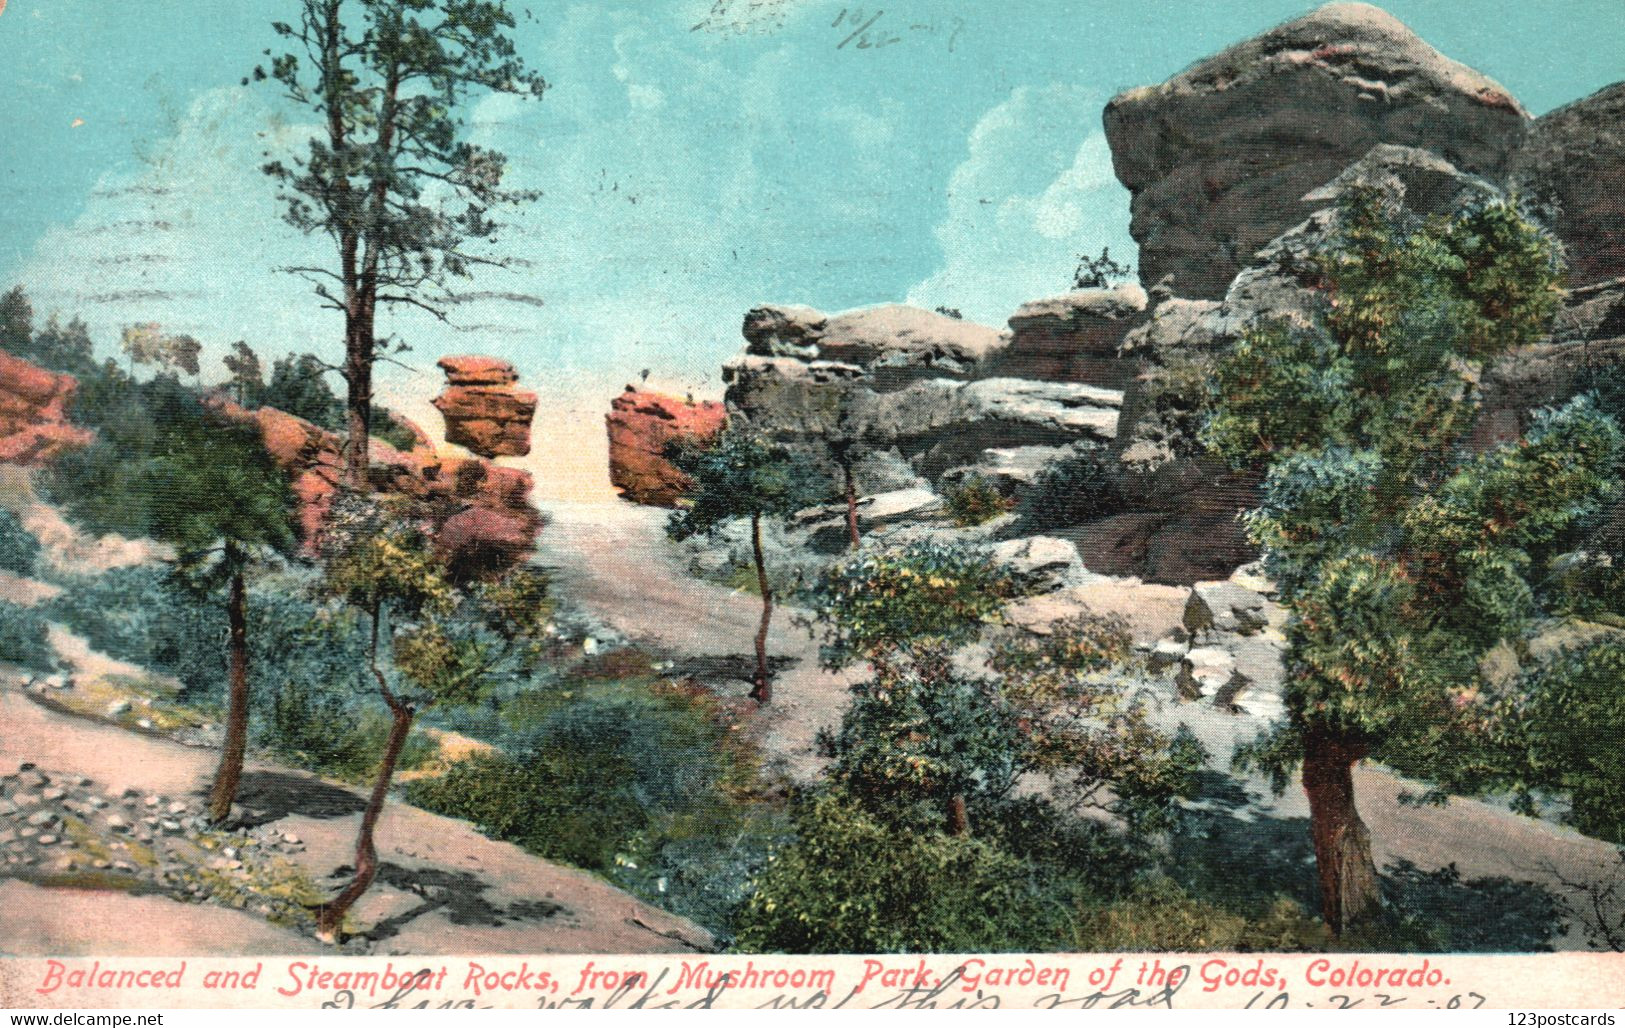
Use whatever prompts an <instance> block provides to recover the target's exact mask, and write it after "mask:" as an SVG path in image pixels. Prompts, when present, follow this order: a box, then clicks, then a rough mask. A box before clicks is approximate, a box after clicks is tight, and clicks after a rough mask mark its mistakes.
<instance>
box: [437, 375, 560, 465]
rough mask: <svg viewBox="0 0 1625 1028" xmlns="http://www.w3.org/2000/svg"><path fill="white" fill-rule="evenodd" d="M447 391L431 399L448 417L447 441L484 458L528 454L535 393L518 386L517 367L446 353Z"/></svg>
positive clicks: (534, 413)
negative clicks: (516, 383)
mask: <svg viewBox="0 0 1625 1028" xmlns="http://www.w3.org/2000/svg"><path fill="white" fill-rule="evenodd" d="M438 363H439V365H440V369H441V370H442V371H444V372H445V373H446V383H447V384H446V391H445V392H443V393H441V394H440V395H439V396H437V397H435V398H434V400H433V401H432V402H433V403H434V406H435V409H436V410H438V411H439V412H440V416H441V417H443V418H445V420H446V441H447V442H448V443H454V444H456V445H458V446H464V447H467V448H468V449H470V450H472V451H473V452H475V453H477V454H479V455H480V456H481V457H523V456H524V455H525V454H527V453H529V452H530V423H531V420H532V419H533V418H534V417H535V416H536V394H535V393H532V392H527V391H525V390H521V389H515V388H514V383H515V382H517V381H518V380H519V376H518V374H517V373H516V372H515V371H514V369H513V365H511V364H509V363H508V362H507V361H504V360H498V359H497V358H495V357H442V358H441V359H440V360H439V361H438Z"/></svg>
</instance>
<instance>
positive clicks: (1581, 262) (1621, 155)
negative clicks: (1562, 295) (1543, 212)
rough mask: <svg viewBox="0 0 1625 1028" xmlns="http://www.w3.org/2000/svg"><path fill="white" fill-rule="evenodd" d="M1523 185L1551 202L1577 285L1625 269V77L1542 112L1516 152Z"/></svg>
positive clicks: (1516, 175)
mask: <svg viewBox="0 0 1625 1028" xmlns="http://www.w3.org/2000/svg"><path fill="white" fill-rule="evenodd" d="M1510 178H1511V181H1512V183H1513V185H1514V186H1515V187H1516V188H1517V189H1518V191H1519V192H1520V193H1522V194H1523V195H1525V196H1527V197H1529V198H1530V199H1532V200H1534V201H1536V202H1538V203H1542V204H1545V205H1546V206H1547V207H1548V208H1549V210H1550V215H1551V228H1552V230H1553V231H1554V232H1556V233H1557V236H1558V238H1559V239H1561V240H1563V244H1564V247H1565V248H1566V249H1567V250H1568V265H1569V283H1570V285H1574V286H1585V285H1592V284H1595V283H1597V282H1603V281H1607V280H1609V279H1615V278H1620V277H1621V276H1625V82H1616V83H1614V84H1613V85H1611V86H1608V87H1607V88H1605V89H1601V90H1598V91H1597V92H1595V93H1593V94H1591V95H1590V96H1588V97H1586V98H1585V99H1583V100H1577V101H1575V102H1574V103H1571V104H1569V105H1567V106H1565V107H1559V108H1558V109H1557V110H1555V111H1552V112H1551V113H1550V114H1546V115H1543V116H1542V117H1541V118H1540V119H1539V120H1537V121H1536V122H1535V123H1534V125H1533V126H1532V127H1531V128H1530V130H1529V133H1528V135H1527V137H1526V138H1525V139H1524V141H1523V145H1522V146H1520V147H1519V148H1518V151H1517V153H1515V154H1514V155H1513V156H1512V161H1511V168H1510Z"/></svg>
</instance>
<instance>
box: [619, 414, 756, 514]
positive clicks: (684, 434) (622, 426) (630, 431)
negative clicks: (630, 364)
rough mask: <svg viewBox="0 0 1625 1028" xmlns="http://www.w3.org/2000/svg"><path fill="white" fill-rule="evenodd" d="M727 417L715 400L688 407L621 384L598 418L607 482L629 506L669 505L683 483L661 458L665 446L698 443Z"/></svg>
mask: <svg viewBox="0 0 1625 1028" xmlns="http://www.w3.org/2000/svg"><path fill="white" fill-rule="evenodd" d="M727 418H728V412H727V409H726V408H725V407H724V406H723V405H722V404H720V403H717V402H715V401H705V402H701V403H693V402H691V401H687V400H679V399H676V398H675V397H671V396H664V395H662V394H660V393H653V392H646V391H639V390H637V389H634V388H632V387H631V386H627V387H626V391H625V392H623V393H621V395H619V396H617V397H615V399H614V400H612V401H610V411H609V413H608V414H606V415H604V423H605V427H606V428H607V429H608V431H609V480H610V484H612V485H613V486H615V488H616V489H619V490H620V492H621V496H622V497H624V498H625V499H628V500H631V501H632V502H633V503H645V504H649V505H651V506H655V507H675V506H676V505H677V501H678V499H679V498H680V497H681V496H682V495H683V494H684V493H685V492H686V491H687V490H688V488H689V480H688V476H687V475H684V474H683V473H682V472H681V471H679V470H677V468H676V467H675V466H674V465H673V464H672V463H671V462H670V461H669V460H667V459H666V454H667V452H668V449H669V447H671V446H672V445H673V444H677V443H701V442H704V441H705V440H707V439H710V438H711V437H712V436H714V435H715V434H716V433H717V432H718V431H719V430H720V429H721V428H722V426H723V423H724V422H726V421H727Z"/></svg>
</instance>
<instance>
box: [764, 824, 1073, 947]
mask: <svg viewBox="0 0 1625 1028" xmlns="http://www.w3.org/2000/svg"><path fill="white" fill-rule="evenodd" d="M794 819H795V827H796V833H797V838H796V841H795V842H793V843H791V844H790V845H788V846H785V847H783V848H781V849H779V850H777V851H775V852H774V854H773V856H772V857H771V859H770V860H769V862H768V864H767V866H766V867H765V868H764V869H763V871H762V873H761V874H760V875H759V876H758V877H757V878H756V880H755V891H754V892H753V894H752V895H751V897H750V900H749V901H748V902H747V903H746V904H745V907H744V909H743V910H742V911H741V912H740V920H739V935H738V940H737V942H736V948H737V949H740V950H744V951H750V952H757V951H771V952H784V953H899V952H935V953H979V952H998V951H1018V952H1019V951H1045V950H1053V949H1057V948H1063V946H1062V945H1059V944H1061V943H1062V941H1063V940H1064V939H1066V938H1067V936H1068V934H1069V932H1068V929H1067V922H1068V920H1069V919H1070V909H1069V908H1070V904H1071V902H1072V899H1073V897H1072V896H1070V895H1069V894H1067V893H1066V892H1065V891H1064V890H1062V889H1057V888H1055V883H1054V881H1053V880H1052V879H1050V878H1049V877H1048V876H1046V875H1045V874H1044V873H1043V871H1042V870H1041V869H1039V868H1037V867H1036V866H1034V865H1032V864H1030V863H1028V862H1026V861H1024V860H1022V859H1020V858H1019V857H1016V856H1014V855H1013V854H1010V853H1008V852H1006V851H1004V850H1002V849H999V848H998V847H996V846H994V845H992V844H991V843H988V842H985V841H982V840H980V839H977V838H974V837H971V836H950V835H943V834H940V833H935V832H908V831H898V830H896V829H894V828H891V827H889V826H887V825H884V824H882V823H881V822H879V821H877V820H875V819H874V818H872V817H871V816H870V815H868V814H867V813H865V812H864V811H863V810H862V809H861V808H860V807H858V806H857V805H856V804H854V803H853V802H852V801H851V800H850V799H848V798H846V797H844V796H842V795H840V794H839V793H836V792H821V793H816V794H813V795H812V796H810V797H807V798H805V799H803V800H802V801H801V802H800V803H799V804H798V805H797V809H796V811H795V816H794Z"/></svg>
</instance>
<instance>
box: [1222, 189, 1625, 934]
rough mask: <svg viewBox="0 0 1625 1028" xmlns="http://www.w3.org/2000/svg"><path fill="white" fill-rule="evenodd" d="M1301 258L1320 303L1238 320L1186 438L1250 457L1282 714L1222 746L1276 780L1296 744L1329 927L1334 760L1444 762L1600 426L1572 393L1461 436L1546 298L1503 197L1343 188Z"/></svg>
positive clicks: (1604, 427)
mask: <svg viewBox="0 0 1625 1028" xmlns="http://www.w3.org/2000/svg"><path fill="white" fill-rule="evenodd" d="M1315 259H1316V262H1317V265H1318V268H1319V271H1320V274H1321V276H1322V279H1323V281H1322V285H1323V286H1324V290H1325V292H1324V296H1325V298H1326V304H1325V307H1324V310H1323V312H1322V316H1321V318H1320V320H1319V321H1318V322H1317V323H1316V324H1314V325H1311V326H1302V325H1287V324H1284V323H1269V324H1263V325H1259V326H1257V327H1255V328H1254V329H1253V330H1251V331H1249V332H1247V333H1245V334H1244V336H1243V337H1242V339H1241V340H1240V341H1238V342H1237V343H1236V344H1235V346H1234V347H1233V348H1232V349H1231V351H1230V352H1229V353H1228V354H1227V355H1226V356H1225V357H1224V358H1223V359H1222V360H1221V362H1220V364H1219V368H1218V374H1217V377H1216V383H1215V392H1214V396H1215V400H1214V412H1213V415H1212V417H1211V419H1210V420H1209V422H1208V424H1207V426H1206V428H1205V430H1204V441H1205V442H1206V444H1207V445H1208V446H1209V447H1211V448H1212V449H1213V450H1214V451H1215V452H1216V453H1218V454H1220V455H1221V456H1223V457H1226V458H1228V459H1229V460H1230V461H1232V462H1233V463H1235V464H1237V465H1243V466H1245V465H1258V464H1262V465H1264V466H1265V468H1266V472H1265V479H1264V484H1263V504H1262V505H1261V506H1260V507H1259V508H1258V509H1257V510H1255V511H1253V512H1251V513H1250V514H1249V515H1248V516H1247V526H1248V529H1249V532H1250V534H1251V536H1252V538H1253V539H1254V541H1256V542H1258V543H1259V544H1261V545H1262V546H1263V547H1264V550H1265V554H1266V561H1267V564H1268V568H1269V571H1270V574H1271V575H1272V577H1273V578H1274V579H1275V581H1276V583H1277V585H1278V588H1279V590H1280V597H1281V600H1282V602H1283V603H1284V604H1285V605H1286V606H1287V608H1288V609H1289V611H1290V613H1291V619H1290V622H1289V624H1288V627H1287V636H1288V651H1287V655H1286V661H1287V671H1288V677H1287V685H1286V701H1287V709H1288V722H1287V724H1286V727H1285V729H1284V734H1283V735H1280V736H1278V737H1277V738H1275V739H1274V740H1270V741H1267V742H1264V743H1261V744H1260V745H1259V746H1257V747H1254V748H1252V749H1250V750H1244V751H1243V753H1242V754H1241V761H1242V764H1243V765H1244V766H1245V765H1246V764H1247V763H1249V762H1259V763H1263V764H1264V765H1266V766H1267V767H1269V768H1270V769H1271V770H1272V771H1273V773H1274V775H1275V777H1276V782H1277V785H1278V786H1280V785H1284V782H1285V776H1286V774H1287V773H1288V771H1289V770H1290V768H1291V766H1292V765H1294V764H1295V763H1297V762H1298V761H1299V760H1305V761H1306V764H1305V785H1306V787H1308V788H1310V790H1311V806H1312V808H1315V807H1316V805H1317V803H1323V804H1329V805H1330V806H1331V807H1336V808H1337V811H1336V813H1335V815H1326V810H1328V809H1330V807H1327V806H1322V807H1321V808H1320V809H1317V810H1316V811H1315V818H1314V822H1313V823H1314V827H1315V832H1316V838H1317V852H1318V853H1319V855H1320V858H1321V860H1320V863H1321V874H1322V882H1323V886H1324V887H1325V888H1327V889H1329V890H1331V892H1330V893H1328V898H1327V903H1326V907H1327V917H1328V920H1329V921H1331V922H1332V924H1333V925H1334V927H1341V922H1342V921H1343V920H1344V919H1345V917H1344V915H1345V914H1347V915H1348V916H1349V917H1352V916H1355V915H1357V914H1358V913H1359V910H1357V909H1353V908H1351V909H1350V910H1348V911H1344V912H1340V911H1339V910H1338V909H1335V908H1336V907H1337V905H1338V902H1339V901H1338V900H1337V898H1336V896H1335V895H1333V894H1337V893H1339V891H1341V894H1342V895H1343V898H1344V899H1346V900H1348V901H1349V902H1351V903H1354V904H1355V906H1356V907H1367V906H1369V904H1370V903H1371V902H1374V885H1375V879H1374V872H1372V873H1371V874H1369V875H1366V876H1364V877H1365V881H1364V882H1363V883H1357V884H1356V885H1353V886H1351V885H1350V884H1349V883H1350V882H1351V881H1353V879H1347V878H1342V879H1340V878H1339V876H1341V875H1343V873H1344V871H1345V870H1346V868H1347V865H1345V864H1343V863H1341V859H1342V857H1346V858H1348V859H1349V860H1351V861H1354V862H1355V863H1360V862H1363V863H1365V864H1366V865H1368V866H1369V863H1370V855H1369V849H1368V845H1367V844H1366V843H1365V842H1364V829H1363V826H1361V825H1359V823H1358V818H1357V817H1356V816H1355V815H1354V813H1353V807H1352V786H1351V785H1350V784H1349V782H1348V778H1347V769H1348V765H1349V764H1351V763H1352V762H1354V761H1356V760H1358V759H1360V758H1361V757H1363V756H1366V755H1373V756H1376V757H1378V758H1379V759H1385V760H1389V761H1390V762H1396V763H1404V764H1405V765H1406V766H1407V767H1408V769H1410V770H1412V771H1413V772H1426V773H1427V774H1428V776H1429V777H1435V778H1441V777H1449V776H1451V775H1452V774H1453V772H1452V771H1451V769H1450V768H1449V767H1448V766H1447V764H1448V761H1449V758H1450V757H1452V756H1454V755H1461V754H1464V753H1466V752H1468V750H1469V748H1468V747H1464V746H1461V745H1440V742H1441V740H1447V739H1451V738H1458V737H1460V736H1461V735H1462V733H1471V732H1474V731H1481V730H1482V725H1483V711H1482V709H1481V708H1480V706H1479V705H1478V704H1476V703H1475V702H1474V698H1475V697H1476V696H1477V695H1478V691H1479V685H1480V684H1481V683H1480V675H1479V662H1480V659H1481V658H1482V657H1483V655H1484V654H1485V653H1486V652H1487V651H1488V650H1489V649H1490V648H1491V647H1492V646H1494V645H1495V644H1496V643H1497V642H1498V641H1500V640H1502V639H1516V638H1518V637H1519V636H1520V634H1521V633H1522V632H1523V631H1524V629H1525V627H1526V626H1527V625H1528V624H1529V622H1530V619H1531V618H1532V617H1533V616H1534V615H1535V614H1536V613H1537V610H1538V607H1537V604H1536V597H1535V591H1534V589H1533V587H1532V586H1531V584H1530V579H1531V577H1532V575H1533V574H1534V572H1535V571H1536V568H1535V564H1536V563H1537V561H1538V559H1539V558H1540V556H1541V554H1542V552H1543V550H1544V549H1545V548H1547V547H1549V546H1550V545H1551V544H1553V543H1554V542H1555V541H1556V540H1557V539H1559V538H1560V537H1561V536H1562V534H1563V533H1564V532H1565V531H1566V530H1568V529H1569V528H1571V527H1572V526H1574V525H1575V524H1577V523H1579V522H1581V521H1583V520H1584V519H1585V518H1587V517H1589V516H1591V515H1592V514H1594V512H1595V511H1596V509H1597V507H1598V504H1599V503H1600V502H1601V501H1602V500H1603V499H1604V498H1605V496H1606V495H1607V492H1608V489H1609V484H1608V472H1609V470H1610V469H1611V468H1612V467H1613V465H1614V462H1615V461H1616V459H1617V455H1618V453H1619V450H1620V445H1621V440H1620V435H1619V431H1618V428H1617V427H1616V426H1615V425H1613V424H1612V422H1611V421H1610V420H1609V419H1608V418H1606V417H1605V416H1603V415H1602V413H1601V412H1599V411H1598V410H1597V409H1596V407H1595V406H1594V405H1593V404H1592V403H1591V402H1590V401H1589V400H1588V399H1586V398H1580V399H1577V400H1575V401H1573V402H1571V403H1570V404H1568V405H1566V406H1565V407H1563V408H1562V409H1560V410H1556V411H1546V412H1542V413H1541V414H1539V415H1538V416H1537V417H1536V418H1535V420H1534V423H1533V425H1532V427H1531V428H1530V430H1529V431H1528V433H1527V434H1526V435H1525V436H1524V437H1523V438H1522V439H1519V440H1518V441H1516V442H1515V443H1512V444H1509V445H1505V446H1501V447H1498V448H1496V449H1494V450H1491V451H1489V452H1487V453H1481V454H1476V455H1474V454H1471V453H1469V452H1467V450H1466V449H1465V447H1464V446H1463V445H1462V440H1463V439H1464V438H1465V435H1466V433H1467V431H1468V429H1469V428H1470V427H1471V425H1472V422H1473V420H1474V418H1475V416H1476V413H1477V409H1478V393H1477V382H1478V377H1479V374H1480V372H1481V369H1482V367H1483V365H1484V363H1485V362H1486V361H1488V360H1492V359H1494V358H1495V357H1496V356H1498V355H1500V354H1502V353H1504V352H1506V351H1507V350H1508V349H1510V348H1512V347H1515V346H1520V345H1524V344H1527V343H1531V342H1534V341H1535V340H1536V339H1537V338H1538V337H1539V335H1540V333H1541V331H1542V329H1543V327H1544V326H1545V324H1546V323H1547V321H1548V320H1549V319H1550V317H1551V315H1552V313H1553V311H1554V310H1555V309H1556V306H1557V304H1558V302H1559V293H1558V283H1559V281H1560V276H1561V266H1560V263H1559V261H1558V258H1557V253H1556V249H1555V247H1554V245H1553V243H1552V242H1551V240H1550V238H1549V237H1547V236H1546V235H1545V234H1544V233H1542V232H1541V231H1539V230H1538V229H1537V228H1536V227H1534V226H1533V225H1532V224H1531V223H1530V222H1529V221H1527V220H1526V219H1525V218H1524V217H1523V215H1522V214H1521V213H1520V212H1519V210H1518V209H1517V208H1516V207H1515V206H1514V205H1512V204H1510V203H1506V202H1481V203H1477V204H1475V205H1472V206H1469V207H1466V208H1464V209H1462V210H1460V211H1458V212H1457V213H1456V214H1454V215H1452V216H1450V217H1438V218H1432V219H1428V220H1426V221H1420V220H1417V219H1415V218H1413V217H1410V216H1408V215H1407V214H1406V213H1405V212H1404V211H1403V210H1402V209H1400V208H1399V207H1398V206H1397V205H1396V204H1394V203H1393V202H1391V201H1390V199H1389V198H1388V197H1386V196H1385V195H1384V194H1382V193H1380V192H1378V191H1376V190H1357V191H1355V192H1353V193H1352V194H1351V195H1350V196H1349V198H1348V199H1347V201H1346V202H1345V204H1344V207H1343V209H1342V211H1341V212H1340V215H1339V218H1338V222H1337V226H1336V229H1335V231H1334V232H1333V233H1332V235H1331V236H1330V238H1329V239H1328V241H1327V243H1326V244H1325V245H1324V246H1323V247H1322V249H1321V250H1320V251H1319V253H1318V254H1317V255H1316V258H1315ZM1418 755H1423V756H1422V757H1421V759H1416V758H1417V757H1418ZM1407 756H1409V757H1411V758H1412V759H1410V760H1407V759H1406V758H1407ZM1317 797H1319V799H1317ZM1324 847H1330V848H1324ZM1331 849H1338V851H1339V853H1340V854H1341V857H1339V858H1338V859H1333V855H1332V852H1331ZM1362 849H1363V850H1364V852H1363V853H1361V852H1360V851H1361V850H1362ZM1334 865H1335V866H1334ZM1338 881H1341V884H1338ZM1356 893H1360V894H1361V895H1358V896H1356V895H1355V894H1356Z"/></svg>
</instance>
